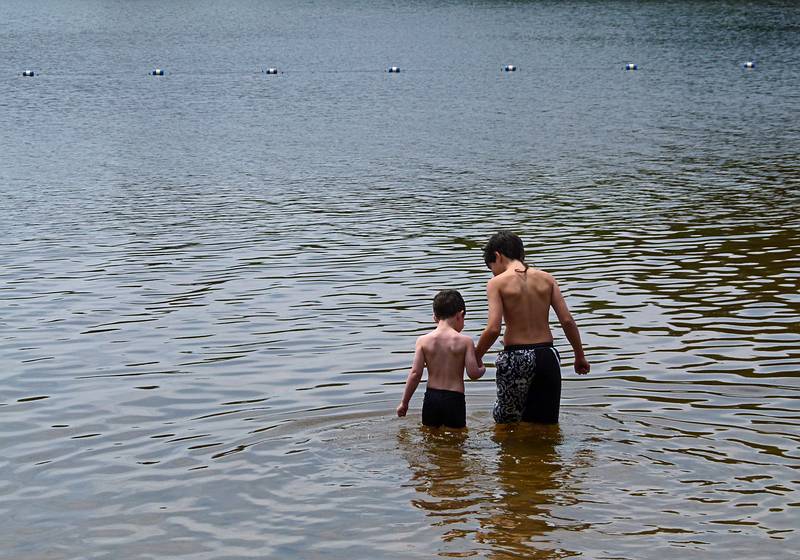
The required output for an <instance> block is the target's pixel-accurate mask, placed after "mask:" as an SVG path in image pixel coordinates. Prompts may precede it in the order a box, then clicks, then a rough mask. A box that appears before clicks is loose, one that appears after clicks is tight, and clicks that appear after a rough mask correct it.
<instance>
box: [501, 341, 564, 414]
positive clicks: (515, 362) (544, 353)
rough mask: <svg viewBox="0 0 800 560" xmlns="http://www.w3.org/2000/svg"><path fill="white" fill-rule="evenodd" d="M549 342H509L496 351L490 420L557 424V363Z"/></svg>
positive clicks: (559, 376) (554, 350) (553, 349)
mask: <svg viewBox="0 0 800 560" xmlns="http://www.w3.org/2000/svg"><path fill="white" fill-rule="evenodd" d="M559 362H560V360H559V355H558V351H557V350H556V349H555V348H554V347H553V345H552V344H513V345H508V346H506V347H505V348H504V349H503V350H502V351H501V352H500V353H498V354H497V360H496V361H495V367H496V368H497V369H496V371H497V374H496V376H497V402H496V403H495V405H494V411H493V416H494V421H495V422H497V423H498V424H507V423H510V422H519V421H520V420H521V421H523V422H539V423H543V424H556V423H558V409H559V406H560V404H561V365H560V363H559Z"/></svg>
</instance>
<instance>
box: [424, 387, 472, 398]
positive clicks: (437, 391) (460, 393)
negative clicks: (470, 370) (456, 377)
mask: <svg viewBox="0 0 800 560" xmlns="http://www.w3.org/2000/svg"><path fill="white" fill-rule="evenodd" d="M425 392H426V393H431V394H438V395H443V396H444V395H452V396H454V397H456V396H457V397H463V396H464V391H456V390H454V389H438V388H436V387H426V388H425Z"/></svg>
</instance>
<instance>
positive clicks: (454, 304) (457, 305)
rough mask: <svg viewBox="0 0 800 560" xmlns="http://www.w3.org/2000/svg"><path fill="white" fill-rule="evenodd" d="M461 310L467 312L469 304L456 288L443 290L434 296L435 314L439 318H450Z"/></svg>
mask: <svg viewBox="0 0 800 560" xmlns="http://www.w3.org/2000/svg"><path fill="white" fill-rule="evenodd" d="M459 311H464V312H465V313H466V311H467V306H466V304H465V303H464V298H463V297H461V294H459V293H458V292H457V291H456V290H442V291H441V292H439V293H438V294H436V297H434V298H433V314H434V315H436V319H437V320H441V319H449V318H450V317H452V316H453V315H455V314H456V313H458V312H459Z"/></svg>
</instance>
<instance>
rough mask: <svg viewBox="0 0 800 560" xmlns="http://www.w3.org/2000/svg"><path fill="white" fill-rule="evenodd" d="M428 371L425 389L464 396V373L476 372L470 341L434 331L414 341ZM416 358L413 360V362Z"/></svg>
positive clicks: (444, 330) (447, 331)
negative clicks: (457, 393) (465, 370)
mask: <svg viewBox="0 0 800 560" xmlns="http://www.w3.org/2000/svg"><path fill="white" fill-rule="evenodd" d="M417 350H418V351H419V352H421V354H422V358H423V359H424V363H425V365H426V366H427V369H428V387H430V388H431V389H445V390H447V391H458V392H459V393H463V392H464V369H465V368H466V369H467V371H469V372H472V371H474V370H477V369H478V361H477V359H476V358H475V346H474V344H473V342H472V339H471V338H470V337H468V336H466V335H463V334H461V333H459V332H457V331H456V330H454V329H451V328H437V329H435V330H434V331H432V332H430V333H428V334H426V335H423V336H421V337H419V338H418V339H417ZM416 360H417V357H416V355H415V356H414V361H415V362H416Z"/></svg>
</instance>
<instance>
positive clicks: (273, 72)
mask: <svg viewBox="0 0 800 560" xmlns="http://www.w3.org/2000/svg"><path fill="white" fill-rule="evenodd" d="M264 73H265V74H277V73H278V69H277V68H267V69H266V70H264Z"/></svg>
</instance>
